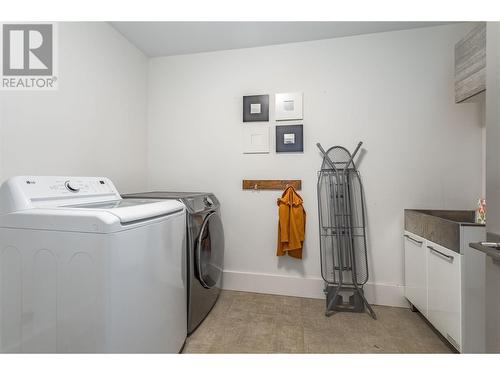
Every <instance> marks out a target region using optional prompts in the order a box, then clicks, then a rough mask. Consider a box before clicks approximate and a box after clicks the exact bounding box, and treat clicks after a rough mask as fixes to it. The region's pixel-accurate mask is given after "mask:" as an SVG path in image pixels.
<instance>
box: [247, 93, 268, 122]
mask: <svg viewBox="0 0 500 375" xmlns="http://www.w3.org/2000/svg"><path fill="white" fill-rule="evenodd" d="M252 104H254V105H260V112H259V113H252V111H251V108H252ZM268 121H269V95H248V96H244V97H243V122H268Z"/></svg>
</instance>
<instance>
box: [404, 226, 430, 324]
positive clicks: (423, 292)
mask: <svg viewBox="0 0 500 375" xmlns="http://www.w3.org/2000/svg"><path fill="white" fill-rule="evenodd" d="M404 237H405V240H404V241H405V297H406V298H407V299H408V300H409V301H410V302H411V303H412V304H413V305H414V306H415V307H416V308H417V309H418V310H419V311H420V312H421V313H422V314H423V315H424V316H427V260H426V259H427V258H426V257H427V251H426V248H425V240H424V239H423V238H422V237H419V236H417V235H416V234H413V233H411V232H407V231H405V234H404Z"/></svg>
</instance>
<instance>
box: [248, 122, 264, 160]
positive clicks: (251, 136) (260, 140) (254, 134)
mask: <svg viewBox="0 0 500 375" xmlns="http://www.w3.org/2000/svg"><path fill="white" fill-rule="evenodd" d="M243 153H244V154H268V153H269V126H267V125H257V124H248V125H246V126H244V127H243Z"/></svg>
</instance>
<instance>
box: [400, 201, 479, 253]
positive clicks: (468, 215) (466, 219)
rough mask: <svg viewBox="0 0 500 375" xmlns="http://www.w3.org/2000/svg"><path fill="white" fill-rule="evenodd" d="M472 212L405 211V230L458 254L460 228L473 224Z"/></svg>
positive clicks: (473, 214)
mask: <svg viewBox="0 0 500 375" xmlns="http://www.w3.org/2000/svg"><path fill="white" fill-rule="evenodd" d="M474 218H475V212H474V211H472V210H421V209H406V210H405V230H407V231H409V232H412V233H415V234H416V235H418V236H421V237H424V238H426V239H428V240H430V241H432V242H434V243H437V244H439V245H441V246H444V247H446V248H448V249H450V250H453V251H456V252H457V253H460V227H461V226H464V225H474V226H475V225H477V226H484V225H483V224H476V223H475V220H474Z"/></svg>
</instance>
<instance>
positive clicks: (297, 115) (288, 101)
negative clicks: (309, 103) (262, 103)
mask: <svg viewBox="0 0 500 375" xmlns="http://www.w3.org/2000/svg"><path fill="white" fill-rule="evenodd" d="M274 102H275V111H274V116H275V120H276V121H287V120H303V113H302V112H303V95H302V93H301V92H287V93H279V94H276V95H275V100H274Z"/></svg>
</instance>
